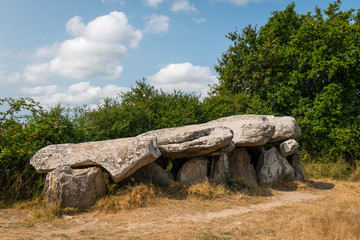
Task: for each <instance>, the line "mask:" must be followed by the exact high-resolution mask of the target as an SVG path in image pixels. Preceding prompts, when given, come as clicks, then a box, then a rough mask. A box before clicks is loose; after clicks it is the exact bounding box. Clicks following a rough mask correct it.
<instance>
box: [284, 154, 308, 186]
mask: <svg viewBox="0 0 360 240" xmlns="http://www.w3.org/2000/svg"><path fill="white" fill-rule="evenodd" d="M287 159H288V161H289V163H290V165H291V166H292V167H293V168H294V179H295V180H298V181H302V182H305V176H304V173H303V171H302V169H301V165H300V161H301V158H300V153H299V151H296V152H295V153H294V154H292V155H290V156H288V157H287Z"/></svg>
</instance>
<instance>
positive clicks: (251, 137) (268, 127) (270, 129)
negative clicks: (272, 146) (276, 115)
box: [204, 115, 275, 147]
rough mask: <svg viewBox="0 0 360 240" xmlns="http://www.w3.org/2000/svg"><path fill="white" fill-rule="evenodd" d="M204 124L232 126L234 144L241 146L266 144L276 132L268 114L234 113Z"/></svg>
mask: <svg viewBox="0 0 360 240" xmlns="http://www.w3.org/2000/svg"><path fill="white" fill-rule="evenodd" d="M271 117H273V116H271ZM204 125H206V126H211V127H218V126H223V127H228V128H230V129H231V130H233V132H234V138H233V142H234V144H235V145H236V146H241V147H253V146H261V145H264V144H265V143H267V142H268V141H269V139H270V138H271V137H272V136H273V135H274V133H275V125H274V123H273V122H272V121H269V118H268V116H267V115H234V116H230V117H224V118H219V119H216V120H213V121H210V122H208V123H205V124H204Z"/></svg>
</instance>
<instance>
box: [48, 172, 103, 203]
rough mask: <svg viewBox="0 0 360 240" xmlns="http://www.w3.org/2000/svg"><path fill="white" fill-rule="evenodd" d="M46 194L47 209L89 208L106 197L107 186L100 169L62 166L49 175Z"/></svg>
mask: <svg viewBox="0 0 360 240" xmlns="http://www.w3.org/2000/svg"><path fill="white" fill-rule="evenodd" d="M44 192H45V197H46V206H47V207H50V206H52V205H53V204H56V205H59V206H60V207H62V208H65V207H73V208H87V207H90V206H92V205H94V204H95V203H96V201H97V200H98V199H99V198H100V197H102V196H104V195H105V192H106V184H105V181H104V175H103V173H102V171H101V168H99V167H89V168H83V169H72V168H71V167H69V166H62V167H59V168H56V169H55V170H54V171H52V172H50V173H48V174H47V176H46V182H45V187H44Z"/></svg>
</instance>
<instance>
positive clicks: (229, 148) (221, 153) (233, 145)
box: [208, 142, 235, 156]
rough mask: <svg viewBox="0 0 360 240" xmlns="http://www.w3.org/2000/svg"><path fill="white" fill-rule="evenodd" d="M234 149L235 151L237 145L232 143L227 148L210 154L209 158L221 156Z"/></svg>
mask: <svg viewBox="0 0 360 240" xmlns="http://www.w3.org/2000/svg"><path fill="white" fill-rule="evenodd" d="M234 149H235V144H234V143H233V142H230V143H229V144H228V145H227V146H225V147H223V148H221V149H219V150H216V151H215V152H212V153H210V154H208V156H220V155H223V154H225V153H229V152H231V151H232V150H234Z"/></svg>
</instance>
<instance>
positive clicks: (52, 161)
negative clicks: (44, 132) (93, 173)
mask: <svg viewBox="0 0 360 240" xmlns="http://www.w3.org/2000/svg"><path fill="white" fill-rule="evenodd" d="M160 154H161V153H160V151H159V149H158V148H157V143H156V138H152V137H135V138H121V139H114V140H107V141H98V142H86V143H78V144H57V145H50V146H47V147H45V148H42V149H40V150H39V151H37V152H36V154H35V155H34V156H33V157H32V158H31V160H30V164H31V165H33V166H34V167H35V169H36V170H37V171H38V172H40V173H45V172H50V171H52V170H54V169H55V168H57V167H60V166H71V167H73V168H76V167H81V166H94V165H95V166H101V167H103V168H105V169H106V170H107V171H108V172H109V174H110V175H111V177H112V179H113V180H114V181H116V182H118V181H121V180H122V179H124V178H126V177H127V176H129V175H131V174H132V173H133V172H135V171H136V170H137V169H139V168H141V167H142V166H145V165H147V164H149V163H151V162H153V161H155V160H156V159H157V158H158V157H159V156H160Z"/></svg>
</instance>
